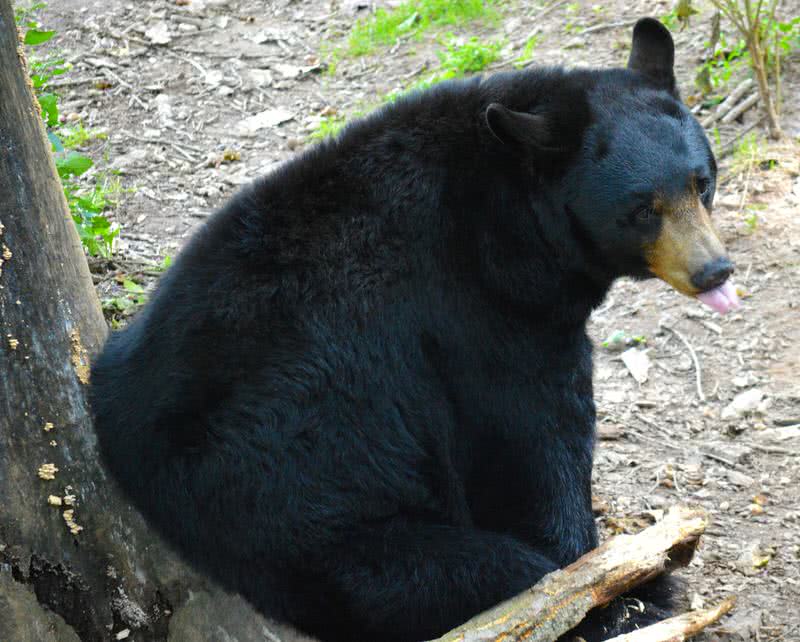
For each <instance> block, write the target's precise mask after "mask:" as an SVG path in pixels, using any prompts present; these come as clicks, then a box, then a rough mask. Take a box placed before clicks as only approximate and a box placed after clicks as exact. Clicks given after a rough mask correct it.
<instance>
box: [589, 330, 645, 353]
mask: <svg viewBox="0 0 800 642" xmlns="http://www.w3.org/2000/svg"><path fill="white" fill-rule="evenodd" d="M645 344H647V337H646V336H644V335H643V334H637V335H630V334H628V333H627V332H625V331H624V330H615V331H614V332H612V333H611V334H610V335H608V338H607V339H606V340H605V341H603V342H602V343H601V344H600V345H601V346H603V347H604V348H605V349H606V350H610V351H612V352H616V351H622V350H626V349H628V348H631V347H634V346H641V345H645Z"/></svg>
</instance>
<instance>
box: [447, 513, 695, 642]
mask: <svg viewBox="0 0 800 642" xmlns="http://www.w3.org/2000/svg"><path fill="white" fill-rule="evenodd" d="M706 526H707V519H706V515H705V513H704V512H702V511H699V510H694V509H689V508H684V507H676V508H673V509H671V510H670V511H669V512H668V513H667V514H666V515H665V516H664V519H662V520H661V521H660V522H658V523H657V524H655V525H654V526H651V527H649V528H646V529H645V530H643V531H642V532H641V533H638V534H636V535H619V536H617V537H614V538H612V539H610V540H609V541H607V542H606V543H605V544H603V545H602V546H600V547H599V548H597V549H595V550H593V551H591V552H589V553H587V554H586V555H584V556H583V557H581V558H580V559H579V560H577V561H576V562H574V563H573V564H571V565H570V566H568V567H567V568H565V569H561V570H558V571H554V572H553V573H550V574H549V575H546V576H545V577H544V578H542V580H541V581H540V582H539V583H538V584H536V586H534V587H532V588H530V589H528V590H527V591H525V592H524V593H522V594H520V595H518V596H517V597H514V598H512V599H510V600H508V601H506V602H503V603H502V604H499V605H498V606H496V607H495V608H493V609H490V610H488V611H486V612H484V613H482V614H480V615H478V616H476V617H474V618H473V619H471V620H470V621H469V622H467V623H466V624H464V625H463V626H461V627H459V628H457V629H454V630H453V631H450V632H449V633H447V634H445V635H444V636H443V637H441V638H439V639H438V640H437V641H436V642H489V641H490V640H492V641H496V640H503V642H519V641H522V640H524V641H525V642H552V641H553V640H555V639H557V638H558V637H559V636H560V635H562V634H563V633H566V632H567V631H569V630H570V629H572V628H574V627H575V626H576V625H577V624H578V623H579V622H580V621H581V620H582V619H583V618H584V617H585V616H586V614H587V613H588V612H589V611H590V610H591V609H593V608H595V607H597V606H602V605H603V604H607V603H608V602H610V601H611V600H612V599H614V598H615V597H617V596H618V595H621V594H622V593H625V592H626V591H629V590H630V589H631V588H633V587H634V586H636V585H638V584H641V583H642V582H646V581H647V580H650V579H652V578H654V577H656V576H657V575H660V574H661V573H663V572H665V571H670V570H672V569H674V568H677V567H679V566H686V565H687V564H688V563H689V562H690V561H691V559H692V555H693V554H694V550H695V548H696V546H697V542H698V539H699V537H700V535H701V534H702V533H703V531H705V529H706Z"/></svg>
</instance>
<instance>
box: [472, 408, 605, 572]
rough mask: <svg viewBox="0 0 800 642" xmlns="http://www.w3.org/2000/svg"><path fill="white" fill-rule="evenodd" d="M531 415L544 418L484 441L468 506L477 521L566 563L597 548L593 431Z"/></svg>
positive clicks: (478, 523)
mask: <svg viewBox="0 0 800 642" xmlns="http://www.w3.org/2000/svg"><path fill="white" fill-rule="evenodd" d="M532 416H533V417H534V418H535V417H537V416H538V417H539V418H542V421H541V423H535V424H533V425H528V426H526V428H525V429H524V430H522V429H516V430H514V432H513V433H512V432H511V431H503V432H498V433H496V434H495V435H494V437H493V438H487V440H486V447H485V448H482V449H481V453H482V454H483V456H482V461H481V463H480V464H479V465H478V467H477V470H476V474H474V475H472V476H471V479H470V483H469V486H470V489H469V490H468V493H469V495H470V505H471V507H472V508H473V516H474V519H475V523H476V524H477V525H479V526H480V527H482V528H487V529H491V530H495V531H500V532H505V533H508V534H510V535H513V536H515V537H518V538H519V539H521V540H523V541H525V542H527V543H528V544H530V545H531V546H535V547H536V548H537V549H539V550H542V551H544V552H546V554H547V556H548V557H549V558H550V559H553V560H554V561H555V562H556V563H558V565H559V566H561V567H563V566H566V565H568V564H570V563H572V562H573V561H575V560H576V559H577V558H578V557H580V556H581V555H583V554H584V553H586V552H588V551H590V550H591V549H593V548H595V547H596V546H597V529H596V526H595V523H594V517H593V515H592V501H591V496H592V493H591V477H592V450H593V445H594V439H593V434H592V428H591V427H589V426H586V425H585V423H584V425H582V426H581V428H580V429H575V428H574V427H568V426H567V425H565V424H564V423H562V422H561V420H560V419H559V420H558V423H557V424H556V423H549V424H548V422H547V420H546V419H544V417H545V416H546V415H545V414H544V413H536V414H534V415H532ZM584 422H585V420H584ZM573 426H574V424H573Z"/></svg>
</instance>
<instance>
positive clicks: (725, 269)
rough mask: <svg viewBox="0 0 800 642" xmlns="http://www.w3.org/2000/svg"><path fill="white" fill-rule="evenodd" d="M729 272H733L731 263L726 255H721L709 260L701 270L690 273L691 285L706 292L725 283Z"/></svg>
mask: <svg viewBox="0 0 800 642" xmlns="http://www.w3.org/2000/svg"><path fill="white" fill-rule="evenodd" d="M731 274H733V263H731V262H730V260H729V259H728V257H727V256H721V257H720V258H718V259H714V260H713V261H709V262H708V263H706V264H705V265H704V266H703V269H702V270H700V271H698V272H695V273H694V274H692V285H694V286H695V287H696V288H697V289H698V290H700V292H707V291H708V290H713V289H714V288H715V287H717V286H718V285H722V284H723V283H725V281H726V280H727V279H728V277H729V276H730V275H731Z"/></svg>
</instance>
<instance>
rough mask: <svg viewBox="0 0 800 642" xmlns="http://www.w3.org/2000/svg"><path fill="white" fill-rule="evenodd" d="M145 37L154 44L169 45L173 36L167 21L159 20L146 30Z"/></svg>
mask: <svg viewBox="0 0 800 642" xmlns="http://www.w3.org/2000/svg"><path fill="white" fill-rule="evenodd" d="M144 37H145V38H147V39H148V40H149V41H150V42H152V43H153V44H154V45H167V44H169V43H170V42H172V36H171V35H170V33H169V26H168V25H167V23H166V22H157V23H155V24H154V25H153V26H152V27H149V28H148V29H146V30H145V32H144Z"/></svg>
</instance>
